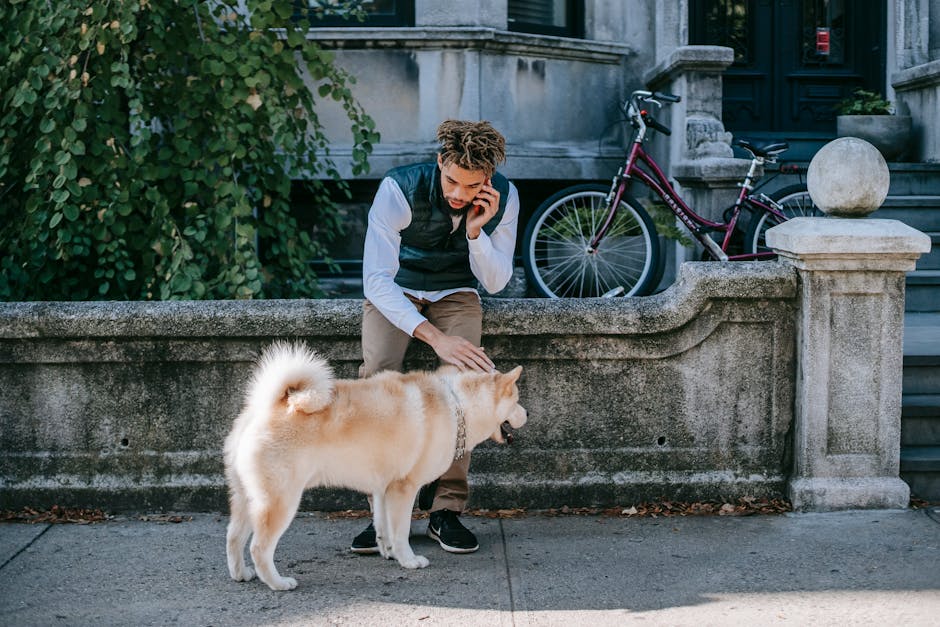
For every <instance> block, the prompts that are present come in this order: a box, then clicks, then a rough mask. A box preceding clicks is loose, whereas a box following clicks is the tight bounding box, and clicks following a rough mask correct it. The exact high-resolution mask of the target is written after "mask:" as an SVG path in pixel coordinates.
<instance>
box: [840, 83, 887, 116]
mask: <svg viewBox="0 0 940 627" xmlns="http://www.w3.org/2000/svg"><path fill="white" fill-rule="evenodd" d="M835 110H836V113H838V114H839V115H891V114H892V113H894V107H893V106H892V104H891V102H890V101H888V100H885V99H884V98H882V97H881V94H878V93H875V92H873V91H866V90H864V89H856V90H855V91H854V92H853V95H852V96H851V97H850V98H846V99H845V100H843V101H841V102H840V103H839V104H837V105H836V106H835Z"/></svg>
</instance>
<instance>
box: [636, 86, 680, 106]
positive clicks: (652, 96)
mask: <svg viewBox="0 0 940 627" xmlns="http://www.w3.org/2000/svg"><path fill="white" fill-rule="evenodd" d="M633 98H637V99H641V100H655V101H663V102H671V103H675V102H682V96H676V95H675V94H667V93H664V92H661V91H643V90H642V89H639V90H637V91H635V92H633Z"/></svg>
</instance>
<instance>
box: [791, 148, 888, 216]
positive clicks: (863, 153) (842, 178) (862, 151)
mask: <svg viewBox="0 0 940 627" xmlns="http://www.w3.org/2000/svg"><path fill="white" fill-rule="evenodd" d="M890 183H891V175H890V174H889V173H888V164H887V163H886V162H885V159H884V157H882V156H881V153H880V152H878V149H877V148H875V147H874V146H872V145H871V144H869V143H868V142H867V141H865V140H864V139H859V138H858V137H840V138H839V139H835V140H833V141H831V142H829V143H828V144H826V145H825V146H823V147H822V148H821V149H820V150H819V152H817V153H816V156H814V157H813V160H812V161H810V163H809V170H807V172H806V187H807V188H808V190H809V196H810V198H812V199H813V202H814V203H816V206H817V207H819V209H820V210H821V211H823V212H824V213H826V214H828V215H831V216H836V217H840V218H864V217H865V216H867V215H868V214H870V213H872V212H873V211H875V210H876V209H878V208H879V207H880V206H881V205H882V203H883V202H884V201H885V198H887V196H888V186H889V185H890Z"/></svg>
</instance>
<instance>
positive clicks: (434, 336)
mask: <svg viewBox="0 0 940 627" xmlns="http://www.w3.org/2000/svg"><path fill="white" fill-rule="evenodd" d="M437 139H438V141H439V142H440V152H439V153H438V155H437V162H436V163H435V162H429V163H418V164H414V165H408V166H402V167H399V168H395V169H393V170H391V171H390V172H388V174H387V175H386V177H385V178H384V179H383V181H382V183H381V185H380V186H379V190H378V192H377V193H376V195H375V199H374V201H373V203H372V208H371V209H370V211H369V224H368V229H367V231H366V241H365V251H364V254H363V260H362V275H363V291H364V293H365V297H366V300H365V303H364V305H363V318H362V356H363V364H362V367H361V368H360V376H364V377H367V376H370V375H372V374H374V373H376V372H379V371H381V370H398V371H400V370H401V369H402V362H403V361H404V356H405V350H406V349H407V348H408V344H409V342H410V341H411V338H412V337H415V338H418V339H419V340H421V341H423V342H425V343H427V344H429V345H430V346H431V348H433V349H434V352H435V353H437V355H438V357H439V358H440V360H441V361H442V362H443V363H446V364H452V365H455V366H457V367H458V368H460V369H461V370H481V371H491V370H493V362H492V361H490V358H489V357H487V356H486V353H485V352H484V350H483V348H482V347H481V346H480V336H481V327H482V319H483V314H482V310H481V308H480V296H479V294H478V293H477V291H476V285H477V282H479V283H480V284H481V285H482V286H483V288H484V289H486V290H487V291H488V292H490V293H495V292H498V291H500V290H501V289H503V288H504V287H505V286H506V284H507V283H508V282H509V279H510V277H511V276H512V259H513V252H514V250H515V245H516V229H517V225H518V218H519V194H518V192H517V191H516V188H515V186H514V185H512V183H510V182H509V181H508V180H507V179H506V178H505V177H504V176H502V175H500V174H499V173H497V172H496V166H497V165H499V164H500V163H502V162H503V161H505V159H506V141H505V139H504V138H503V136H502V135H501V134H500V133H499V132H498V131H496V129H494V128H493V127H492V126H491V125H490V123H489V122H485V121H484V122H467V121H458V120H447V121H445V122H443V123H442V124H441V125H440V126H439V127H438V129H437ZM469 466H470V455H469V454H466V455H464V456H463V457H462V458H461V459H458V460H455V461H454V464H453V465H452V466H451V467H450V469H448V470H447V471H446V472H445V473H444V475H442V476H441V477H440V478H439V479H438V480H437V481H436V482H434V483H432V484H431V485H430V486H425V488H424V489H422V494H421V495H420V497H419V499H418V500H419V505H420V506H421V507H422V509H430V511H431V515H430V521H429V524H428V535H429V536H430V537H431V538H433V539H434V540H437V542H438V543H439V544H440V545H441V547H442V548H443V549H444V550H445V551H449V552H452V553H472V552H473V551H476V550H477V548H479V545H478V544H477V539H476V537H475V536H474V535H473V533H472V532H471V531H470V530H469V529H467V528H466V527H464V526H463V524H461V522H460V520H459V518H458V516H459V515H460V513H462V512H463V510H464V508H465V506H466V503H467V498H468V497H469V487H468V485H467V469H468V468H469ZM432 497H433V500H432ZM428 500H431V503H430V505H428V503H427V501H428ZM351 550H352V551H353V552H356V553H377V552H378V547H377V545H376V541H375V529H374V527H373V526H372V525H371V524H370V525H369V527H368V528H366V530H365V531H363V532H362V533H360V534H359V535H358V536H356V538H355V539H354V540H353V543H352V547H351Z"/></svg>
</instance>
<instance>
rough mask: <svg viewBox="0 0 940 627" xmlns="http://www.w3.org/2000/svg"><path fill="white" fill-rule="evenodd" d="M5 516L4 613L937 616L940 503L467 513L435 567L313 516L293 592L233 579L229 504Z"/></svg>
mask: <svg viewBox="0 0 940 627" xmlns="http://www.w3.org/2000/svg"><path fill="white" fill-rule="evenodd" d="M184 518H185V519H186V520H185V521H184V522H180V523H177V524H173V523H165V522H164V523H161V522H153V521H149V522H147V521H141V520H139V519H137V518H131V517H128V518H126V519H116V520H112V521H109V522H105V523H98V524H91V525H41V524H36V525H27V524H9V523H8V524H0V565H2V566H0V624H2V625H43V626H46V625H167V624H185V625H326V624H352V625H497V624H501V625H584V624H589V625H620V624H625V623H626V624H629V623H638V624H645V625H660V624H665V625H696V626H699V625H727V624H750V625H763V624H790V625H809V624H813V625H840V626H841V625H847V624H848V625H886V624H895V625H904V626H910V625H934V626H935V625H938V624H940V511H938V508H932V509H920V510H902V511H853V512H842V513H831V514H788V515H781V516H751V517H741V518H738V517H720V516H709V517H686V518H672V517H670V518H662V517H661V518H614V517H602V516H560V517H548V516H545V515H539V514H530V515H528V516H525V517H521V518H510V519H502V520H500V519H487V518H481V517H466V518H465V520H466V523H467V525H468V526H469V527H471V528H472V529H473V530H474V531H475V532H476V533H477V535H478V537H479V539H480V550H479V551H478V552H477V553H475V554H471V555H450V554H447V553H444V552H443V551H441V550H440V548H439V547H438V546H437V544H436V543H433V542H431V541H430V540H428V539H427V538H425V537H424V535H423V534H424V530H425V527H426V522H425V521H415V522H414V523H413V525H412V532H413V534H414V537H413V539H412V541H413V546H414V547H415V550H416V551H417V552H418V553H421V554H424V555H426V556H427V557H428V558H429V559H430V560H431V565H430V566H429V567H428V568H426V569H423V570H419V571H408V570H404V569H402V568H400V567H399V566H398V564H397V563H396V562H394V561H386V560H383V559H381V558H380V557H378V556H356V555H353V554H350V553H348V552H347V551H346V547H347V546H348V545H349V542H350V540H351V539H352V537H353V536H354V535H355V534H356V533H358V532H359V531H361V529H362V528H363V526H364V524H365V521H364V520H362V519H329V518H327V517H326V516H324V515H322V514H301V515H300V516H299V517H298V518H297V519H296V520H295V521H294V523H293V524H292V525H291V527H290V529H289V530H288V531H287V533H286V534H285V536H284V538H283V540H282V542H281V544H280V546H279V548H278V552H277V555H276V558H277V561H278V567H279V569H280V570H281V572H282V574H287V575H291V576H294V577H296V578H297V579H298V581H299V586H298V588H297V589H296V590H294V591H292V592H272V591H271V590H269V589H268V588H267V587H266V586H264V585H263V584H262V583H260V582H258V581H257V580H255V581H251V582H248V583H236V582H234V581H232V580H231V579H230V578H229V576H228V572H227V570H226V565H225V553H224V544H225V541H224V539H225V525H226V523H227V517H225V516H222V515H212V514H193V515H192V518H191V520H189V516H188V515H187V516H185V517H184Z"/></svg>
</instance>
